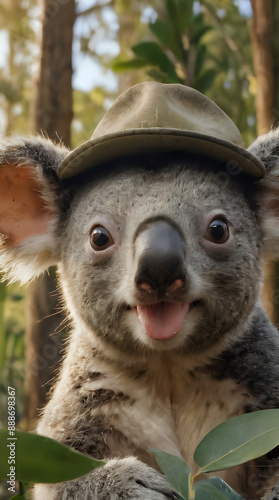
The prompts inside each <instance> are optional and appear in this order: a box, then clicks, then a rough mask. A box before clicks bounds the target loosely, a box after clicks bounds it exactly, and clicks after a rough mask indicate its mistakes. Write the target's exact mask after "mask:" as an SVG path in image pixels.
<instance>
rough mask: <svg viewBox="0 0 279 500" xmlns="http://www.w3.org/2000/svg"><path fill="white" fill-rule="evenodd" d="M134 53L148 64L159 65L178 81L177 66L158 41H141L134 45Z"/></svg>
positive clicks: (171, 77) (164, 71) (172, 78)
mask: <svg viewBox="0 0 279 500" xmlns="http://www.w3.org/2000/svg"><path fill="white" fill-rule="evenodd" d="M132 50H133V52H134V54H135V55H136V56H137V57H139V58H141V59H144V60H145V61H146V62H147V63H148V64H153V65H155V66H158V67H159V68H160V70H161V71H163V73H165V74H166V75H168V76H169V78H170V79H171V80H173V81H174V82H176V81H177V74H176V72H175V67H174V64H173V63H172V61H171V60H170V59H169V57H168V56H167V55H166V54H165V53H164V51H163V50H162V49H161V47H160V45H158V43H156V42H141V43H138V44H137V45H134V47H132Z"/></svg>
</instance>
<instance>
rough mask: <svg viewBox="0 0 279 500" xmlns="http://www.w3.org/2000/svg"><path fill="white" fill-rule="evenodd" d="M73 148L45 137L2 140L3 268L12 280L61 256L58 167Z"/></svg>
mask: <svg viewBox="0 0 279 500" xmlns="http://www.w3.org/2000/svg"><path fill="white" fill-rule="evenodd" d="M67 153H68V150H67V149H65V148H64V147H62V146H56V145H54V144H53V143H52V142H51V141H50V140H46V139H43V138H31V139H19V140H7V139H2V140H1V141H0V270H1V271H3V272H4V274H5V277H7V278H8V279H9V280H10V281H15V280H20V281H21V282H23V283H25V282H27V281H28V280H30V279H31V278H33V277H35V276H37V275H38V274H40V273H41V272H43V271H44V270H45V269H47V268H48V267H49V266H50V265H53V264H55V263H56V262H57V255H56V253H57V244H56V243H57V242H56V239H55V229H56V225H57V220H58V216H59V208H58V204H57V202H56V198H57V193H58V190H59V181H58V179H57V178H56V175H55V171H56V168H57V166H58V165H59V163H60V162H61V161H62V159H63V158H64V157H65V156H66V155H67Z"/></svg>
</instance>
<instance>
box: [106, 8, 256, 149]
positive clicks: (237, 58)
mask: <svg viewBox="0 0 279 500" xmlns="http://www.w3.org/2000/svg"><path fill="white" fill-rule="evenodd" d="M156 5H157V4H156V3H155V6H156ZM157 11H158V12H157V14H156V13H155V20H153V21H152V22H150V23H149V28H150V31H149V35H147V36H148V38H149V40H144V41H142V42H141V43H138V44H136V45H133V46H132V51H133V54H134V57H133V59H128V60H127V59H126V60H124V58H123V55H122V54H120V56H119V57H118V58H117V59H116V60H115V61H114V64H113V68H114V70H115V71H117V72H118V73H122V72H126V71H131V70H137V71H135V73H137V72H138V71H139V68H141V71H142V68H145V71H146V73H147V75H148V76H149V77H151V78H152V79H155V80H158V81H162V82H165V83H174V82H177V83H183V84H186V85H190V86H193V87H195V88H196V89H198V90H200V91H201V92H203V93H206V94H207V95H208V96H209V97H211V98H212V99H213V100H214V101H215V102H217V104H219V106H220V107H221V108H223V109H224V111H225V112H227V114H228V115H229V116H231V118H232V119H233V121H234V122H235V123H236V124H237V126H238V127H239V129H240V131H241V133H242V135H243V138H244V142H245V144H246V145H248V144H249V143H250V142H251V141H252V140H253V139H254V138H255V134H256V119H255V113H254V95H253V93H252V92H250V90H251V89H252V85H251V84H253V82H254V77H253V71H252V53H251V41H250V36H249V30H248V26H247V19H245V18H244V17H242V16H241V15H240V12H239V9H238V7H237V6H236V5H234V4H233V3H232V2H227V1H226V0H223V1H222V0H219V1H217V2H216V1H215V0H214V1H213V0H212V1H206V0H201V1H200V2H196V1H192V0H190V1H189V0H175V1H173V0H164V2H161V3H160V6H159V8H158V6H157ZM156 16H157V17H156Z"/></svg>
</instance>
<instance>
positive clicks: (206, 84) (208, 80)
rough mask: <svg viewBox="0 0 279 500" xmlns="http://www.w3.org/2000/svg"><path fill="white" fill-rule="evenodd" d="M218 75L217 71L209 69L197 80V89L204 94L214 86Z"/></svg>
mask: <svg viewBox="0 0 279 500" xmlns="http://www.w3.org/2000/svg"><path fill="white" fill-rule="evenodd" d="M216 75H217V71H216V70H215V69H213V68H211V69H207V70H206V71H204V72H203V73H202V74H200V75H199V76H198V77H197V78H195V89H197V90H199V91H200V92H202V93H203V94H204V93H205V92H206V91H207V90H208V89H209V88H210V87H211V85H212V84H213V82H214V80H215V77H216Z"/></svg>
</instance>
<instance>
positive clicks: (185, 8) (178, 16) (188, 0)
mask: <svg viewBox="0 0 279 500" xmlns="http://www.w3.org/2000/svg"><path fill="white" fill-rule="evenodd" d="M193 3H194V2H193V0H166V12H167V18H168V20H169V22H170V23H171V24H172V25H173V27H174V30H175V31H176V32H177V33H178V35H179V36H180V37H181V36H182V35H183V33H184V31H185V29H186V28H187V27H189V26H191V24H192V19H193Z"/></svg>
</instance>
